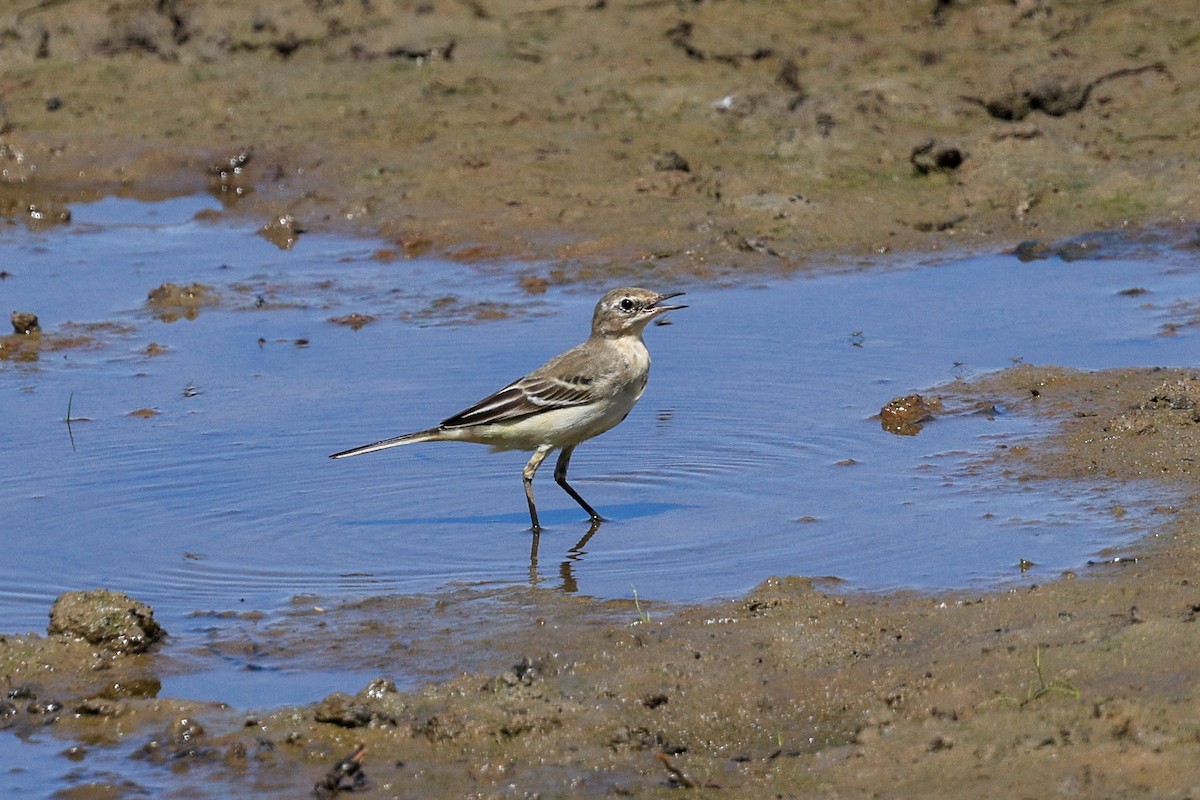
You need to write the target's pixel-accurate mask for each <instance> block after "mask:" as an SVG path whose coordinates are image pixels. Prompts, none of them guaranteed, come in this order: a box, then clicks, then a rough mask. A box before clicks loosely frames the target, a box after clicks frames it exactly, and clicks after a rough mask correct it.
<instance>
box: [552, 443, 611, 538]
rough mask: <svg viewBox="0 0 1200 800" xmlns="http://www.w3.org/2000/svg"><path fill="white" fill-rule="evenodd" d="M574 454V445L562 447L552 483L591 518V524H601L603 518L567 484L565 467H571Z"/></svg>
mask: <svg viewBox="0 0 1200 800" xmlns="http://www.w3.org/2000/svg"><path fill="white" fill-rule="evenodd" d="M573 452H575V445H571V446H569V447H564V448H563V451H562V452H561V453H560V454H559V456H558V463H557V464H555V465H554V482H555V483H557V484H558V485H559V486H561V487H562V488H563V491H565V492H566V493H567V494H569V495H571V497H573V498H574V499H575V502H576V503H579V505H581V506H583V510H584V511H586V512H587V513H588V516H589V517H591V518H592V522H603V521H604V517H602V516H600V515H599V514H597V513H596V509H594V508H592V507H591V506H589V505H588V504H587V501H586V500H584V499H583V498H582V497H580V496H579V492H577V491H575V490H574V489H572V488H571V484H569V483H567V467H569V466H571V453H573Z"/></svg>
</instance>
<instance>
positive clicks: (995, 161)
mask: <svg viewBox="0 0 1200 800" xmlns="http://www.w3.org/2000/svg"><path fill="white" fill-rule="evenodd" d="M0 28H2V31H3V36H2V37H0V52H2V53H3V57H4V60H5V75H4V79H3V82H2V84H0V92H2V94H0V197H2V198H3V200H2V202H0V206H3V207H4V208H6V209H7V211H8V213H10V214H13V215H17V216H23V217H28V218H29V219H30V221H31V223H32V224H38V225H44V224H54V223H55V222H57V221H61V219H62V218H63V213H64V211H63V206H64V204H69V203H70V202H72V201H76V200H81V199H87V198H92V197H96V196H98V195H99V194H101V193H112V192H121V193H128V194H132V195H137V196H139V197H147V198H149V197H156V196H162V195H164V194H175V193H184V192H194V191H196V190H198V189H201V190H202V189H208V190H210V191H212V192H214V193H215V194H217V195H218V196H220V197H221V198H222V199H223V200H224V201H225V202H226V204H227V206H228V213H237V214H246V215H250V216H251V217H253V218H255V219H258V220H261V222H262V223H263V224H264V225H265V226H272V227H273V229H278V228H280V226H282V228H284V229H286V231H287V234H288V235H287V236H286V237H283V241H285V242H286V241H294V235H301V234H302V231H303V230H305V229H317V228H326V229H327V228H341V229H349V230H352V231H355V232H360V233H366V234H370V235H382V236H384V237H386V238H388V239H390V240H391V241H393V242H394V243H395V244H396V247H397V250H398V252H405V253H416V252H423V251H426V250H431V249H432V250H433V251H434V252H439V253H445V254H450V255H453V256H455V257H458V258H462V259H465V260H471V261H477V260H480V259H487V258H492V257H502V256H503V257H513V256H516V257H521V258H528V259H535V260H538V261H541V262H545V264H548V265H549V266H546V265H545V264H544V265H543V266H542V267H541V268H539V272H540V273H544V274H540V275H539V276H538V277H542V278H546V279H550V280H554V281H573V280H579V279H587V278H605V279H608V278H610V277H616V276H617V275H627V274H635V275H638V276H639V277H645V278H646V279H647V280H649V279H650V276H651V275H652V274H654V273H657V272H663V273H666V274H667V275H676V274H680V273H682V274H687V275H694V276H698V277H706V276H712V275H723V274H730V273H738V272H741V271H744V270H766V271H775V270H789V269H794V268H800V267H805V266H807V265H810V264H812V263H813V261H814V260H817V261H827V260H828V259H829V258H831V257H835V258H839V259H841V258H846V257H854V256H855V255H863V254H875V255H878V254H880V253H886V252H889V251H896V250H905V251H913V250H915V251H922V252H925V251H930V250H936V249H940V248H945V247H952V248H955V249H958V250H961V249H964V248H980V247H995V246H997V245H998V244H1005V245H1011V244H1015V243H1016V242H1018V241H1021V240H1026V239H1039V240H1045V239H1047V238H1056V237H1060V236H1063V235H1070V234H1074V233H1079V232H1081V231H1086V230H1093V229H1097V228H1111V227H1116V226H1126V225H1133V226H1137V225H1143V224H1146V223H1150V222H1169V223H1179V222H1184V223H1186V222H1188V221H1189V220H1191V219H1194V217H1195V215H1196V213H1197V210H1196V193H1195V192H1194V190H1193V188H1192V187H1194V186H1196V185H1197V183H1200V174H1198V172H1200V166H1198V165H1197V161H1196V159H1195V158H1194V151H1195V142H1196V137H1197V127H1196V121H1195V109H1196V107H1197V104H1198V102H1200V58H1198V57H1197V50H1198V48H1200V35H1198V34H1200V18H1197V16H1196V14H1195V8H1194V4H1193V3H1191V2H1190V0H1169V1H1168V2H1162V3H1138V2H1120V3H1106V4H1101V5H1097V4H1095V3H1086V2H1019V3H1011V2H995V3H970V4H966V3H925V4H921V3H917V4H913V3H853V4H829V3H816V4H795V3H774V4H772V3H767V4H762V3H755V4H744V3H732V2H713V3H701V4H693V5H678V4H674V3H611V2H603V0H602V1H601V2H595V3H579V4H575V5H570V4H567V5H563V4H556V3H546V2H539V0H515V1H506V2H468V3H440V2H389V3H341V2H332V3H325V2H321V3H306V4H295V3H290V2H283V1H282V0H266V2H260V3H256V4H254V5H253V6H246V5H245V4H242V3H237V2H232V1H228V2H223V1H221V0H212V1H211V2H162V3H156V4H151V3H145V2H138V1H136V0H122V1H121V2H113V3H107V4H104V5H102V6H101V5H90V4H81V3H29V4H27V7H26V8H22V9H19V10H9V11H7V12H5V13H4V14H3V15H2V16H0ZM531 285H533V286H536V285H537V284H531Z"/></svg>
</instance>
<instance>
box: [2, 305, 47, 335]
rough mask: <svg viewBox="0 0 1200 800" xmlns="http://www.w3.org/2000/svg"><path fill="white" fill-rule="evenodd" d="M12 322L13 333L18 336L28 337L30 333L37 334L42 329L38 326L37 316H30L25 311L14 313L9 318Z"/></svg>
mask: <svg viewBox="0 0 1200 800" xmlns="http://www.w3.org/2000/svg"><path fill="white" fill-rule="evenodd" d="M9 320H10V321H11V322H12V326H13V333H15V334H17V335H18V336H28V335H29V334H31V333H37V332H38V331H40V330H41V329H42V328H41V326H40V325H38V318H37V314H30V313H28V312H26V311H14V312H12V316H11V317H10V318H9Z"/></svg>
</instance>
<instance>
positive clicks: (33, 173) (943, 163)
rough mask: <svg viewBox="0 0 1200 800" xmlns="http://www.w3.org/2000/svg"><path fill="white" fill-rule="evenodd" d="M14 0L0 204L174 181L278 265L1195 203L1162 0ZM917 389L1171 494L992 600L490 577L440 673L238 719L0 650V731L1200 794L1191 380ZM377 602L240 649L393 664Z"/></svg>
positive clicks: (658, 276) (952, 242) (465, 767)
mask: <svg viewBox="0 0 1200 800" xmlns="http://www.w3.org/2000/svg"><path fill="white" fill-rule="evenodd" d="M26 6H27V7H26V8H25V9H23V10H21V11H11V10H10V11H5V12H4V13H3V15H2V16H0V26H2V27H0V32H2V34H3V35H2V36H0V53H3V57H4V62H5V69H4V72H3V75H0V179H2V180H3V184H2V185H0V208H3V209H4V210H5V211H6V212H7V213H8V214H10V215H13V216H19V217H22V218H24V219H25V220H26V221H27V222H28V223H29V224H31V225H35V226H42V225H52V224H62V223H63V222H65V221H66V220H69V212H68V211H67V210H66V207H67V206H68V205H69V204H70V203H72V202H77V201H80V200H86V199H88V198H93V197H97V196H100V195H102V194H105V193H112V192H119V193H128V194H133V195H137V196H143V197H153V196H163V195H170V194H177V193H181V192H192V191H197V190H208V191H212V192H214V193H216V194H217V195H218V196H220V197H221V198H222V199H223V200H224V201H226V206H227V209H228V213H231V214H232V213H236V214H248V215H252V216H254V217H255V218H257V219H259V220H261V222H262V223H263V225H264V228H265V231H264V234H265V235H267V236H269V237H271V238H272V240H273V241H276V242H277V243H278V244H280V246H289V243H290V242H293V241H295V237H296V236H302V235H303V231H304V230H306V229H314V228H346V229H350V230H353V231H356V232H363V233H371V234H377V235H381V236H383V237H386V238H388V239H390V240H391V241H392V242H393V243H394V245H395V247H396V248H397V251H398V252H403V253H408V254H414V255H415V254H418V253H422V252H430V251H431V252H440V253H444V254H449V255H452V256H455V257H458V258H461V259H464V260H472V261H477V260H480V259H486V258H490V257H502V256H503V257H509V256H519V257H527V258H529V259H531V260H536V265H535V266H531V267H529V268H528V270H527V274H525V275H523V276H521V277H523V278H524V279H525V280H526V284H524V285H527V286H530V287H536V286H544V285H545V284H544V283H542V282H540V281H539V280H537V279H541V278H544V279H547V280H551V281H572V280H584V279H599V278H604V279H605V280H608V279H617V278H618V277H625V276H637V277H638V278H639V279H644V280H645V281H647V282H650V281H659V280H662V279H665V278H666V277H669V276H691V277H693V278H705V277H711V276H716V275H723V276H736V275H739V274H742V273H744V272H747V271H752V270H753V271H770V270H786V269H795V268H802V267H806V266H809V265H813V264H818V263H828V261H829V259H830V258H834V257H836V258H842V257H856V256H859V255H862V254H868V253H882V252H887V251H889V250H899V249H903V250H911V251H920V252H928V251H930V250H936V249H939V248H944V247H954V248H956V249H958V248H964V247H967V248H973V247H995V246H997V245H999V244H1015V243H1016V242H1017V241H1020V240H1023V239H1046V238H1051V237H1057V236H1062V235H1070V234H1074V233H1079V232H1082V231H1086V230H1089V229H1093V228H1100V227H1111V226H1119V225H1126V224H1129V225H1138V226H1140V225H1149V224H1157V223H1164V222H1165V223H1172V222H1187V221H1188V220H1189V219H1190V218H1192V217H1193V216H1194V215H1195V213H1196V203H1197V196H1196V192H1195V187H1196V186H1197V185H1200V181H1198V180H1197V179H1198V178H1200V174H1198V173H1200V161H1197V159H1196V158H1195V147H1196V141H1197V137H1198V130H1200V129H1198V128H1197V122H1196V120H1197V117H1196V108H1197V107H1198V106H1200V102H1198V101H1200V84H1198V77H1200V58H1197V54H1198V51H1200V15H1197V13H1196V9H1195V4H1194V2H1192V1H1191V0H1165V1H1164V2H1159V3H1134V2H1113V3H1106V4H1096V3H1086V2H1076V3H1072V2H1039V0H1028V1H1026V0H1020V2H1015V3H1007V2H1006V3H987V2H979V3H932V2H931V3H928V4H925V5H914V4H912V3H861V4H859V3H853V4H834V3H824V4H800V3H787V4H784V3H778V4H769V3H768V4H762V3H758V4H748V3H733V2H710V3H700V4H677V3H655V2H650V3H635V4H625V3H621V4H615V3H611V2H606V0H598V2H594V3H580V4H578V5H574V6H572V5H561V4H555V3H548V2H537V0H523V1H521V2H486V1H484V2H480V1H479V0H467V1H466V2H461V3H454V4H450V3H437V2H396V3H389V4H383V3H359V2H354V3H351V2H344V3H339V2H336V1H333V2H317V1H316V0H314V1H313V2H307V3H303V4H300V3H290V2H283V0H263V1H262V2H258V3H255V4H249V5H248V4H244V3H236V2H232V0H228V1H227V2H222V1H221V0H213V1H212V2H201V1H200V0H197V1H196V2H187V1H186V0H163V1H161V2H153V3H152V2H149V0H145V1H144V2H137V1H135V0H115V1H114V2H109V3H104V4H94V3H83V2H53V0H51V2H43V3H36V2H30V3H28V4H26ZM531 276H532V278H537V279H531ZM943 394H944V395H945V397H946V398H947V399H948V400H964V401H969V402H984V403H986V402H992V401H996V402H1002V403H1004V404H1005V405H1007V406H1010V407H1013V408H1016V409H1018V410H1022V411H1024V412H1025V413H1034V414H1046V415H1049V416H1051V417H1053V418H1054V419H1058V420H1061V421H1062V429H1061V433H1059V434H1058V435H1056V436H1055V437H1054V438H1052V439H1051V440H1050V441H1042V442H1033V443H1030V444H1029V446H1027V447H1016V448H1009V449H1007V450H1004V451H1001V452H998V453H997V454H996V457H995V459H994V460H992V461H989V462H988V464H986V465H982V466H981V468H988V469H998V470H1006V471H1007V474H1009V475H1010V476H1011V477H1012V479H1013V480H1014V481H1017V480H1040V479H1043V478H1049V479H1055V480H1058V479H1062V478H1085V479H1088V480H1111V481H1128V480H1149V481H1154V482H1155V485H1156V486H1159V487H1161V488H1163V489H1165V490H1169V491H1171V492H1175V493H1177V495H1176V496H1177V497H1178V502H1175V503H1173V504H1172V505H1169V506H1164V507H1162V508H1160V509H1158V516H1159V517H1160V518H1161V520H1162V526H1161V528H1159V529H1158V530H1157V532H1156V533H1155V535H1154V536H1153V537H1151V538H1149V539H1147V540H1145V541H1143V542H1142V543H1141V544H1140V545H1139V546H1138V548H1137V550H1136V551H1135V552H1133V553H1121V554H1119V555H1120V557H1119V558H1116V557H1114V558H1112V559H1111V560H1110V561H1107V562H1105V563H1104V564H1098V565H1096V566H1094V567H1091V568H1089V569H1087V570H1086V571H1083V572H1081V573H1080V574H1079V575H1073V574H1072V575H1066V576H1063V577H1062V578H1061V579H1060V580H1056V581H1054V582H1053V583H1049V584H1044V585H1039V586H1035V587H1027V588H1022V589H1020V590H1012V591H1005V592H996V593H989V594H954V595H944V596H938V597H924V596H903V595H901V596H886V597H874V596H865V597H864V596H842V595H838V594H836V593H831V592H830V591H828V590H827V588H822V587H821V586H819V585H814V584H813V583H811V582H810V581H808V580H805V579H801V578H778V579H771V580H768V581H766V582H765V583H764V584H763V585H762V586H760V587H759V589H758V590H756V591H755V592H753V593H752V594H751V595H750V596H749V597H747V598H745V599H742V600H739V601H737V602H732V603H728V602H722V603H715V604H711V605H707V606H702V607H696V608H689V609H683V610H671V611H669V612H668V611H664V610H662V609H658V608H656V607H653V606H651V607H650V609H649V616H648V617H647V616H646V614H645V610H646V609H645V607H644V606H643V607H642V608H641V609H639V608H635V607H633V606H632V605H631V604H628V603H591V602H588V601H586V600H579V599H574V598H570V597H564V596H562V595H560V594H559V593H556V592H539V591H538V590H536V589H529V590H524V591H521V592H514V593H513V594H512V595H511V596H506V597H505V598H503V599H504V601H505V602H510V603H516V604H520V607H521V613H519V614H509V615H505V624H498V625H495V626H482V627H483V628H484V629H485V630H484V632H482V633H478V632H477V633H476V634H475V638H474V639H472V640H471V641H470V642H468V643H461V640H457V639H456V640H455V641H460V644H458V645H451V646H452V647H455V648H457V649H453V650H451V651H450V652H449V653H448V654H447V653H446V652H445V651H444V650H438V649H437V640H436V639H434V640H432V641H431V643H430V644H428V645H427V646H426V647H425V649H421V648H418V649H417V651H416V652H414V653H412V654H410V655H409V657H410V658H413V659H415V660H417V661H419V660H421V659H422V658H424V659H430V658H432V659H434V660H437V659H441V660H443V661H446V662H448V663H450V664H456V663H457V664H460V665H461V670H462V671H464V672H466V673H467V674H464V675H462V676H460V677H457V678H452V679H448V680H442V681H440V682H436V683H433V684H430V685H429V686H428V687H427V688H425V689H423V690H420V691H416V692H396V691H392V690H391V687H389V686H387V685H386V684H375V685H373V686H372V687H369V688H368V689H364V692H363V693H362V694H361V695H360V696H358V697H354V698H351V697H346V696H331V697H330V698H328V699H327V700H326V701H325V702H324V703H322V704H321V705H320V706H318V707H313V708H304V709H285V710H276V711H268V712H266V713H264V714H262V715H259V716H255V717H254V718H253V719H250V720H247V719H245V717H244V716H242V715H239V714H236V713H234V712H231V711H229V710H227V709H221V708H216V707H211V706H208V705H204V704H197V703H184V702H179V701H171V700H166V699H156V698H155V695H156V694H157V690H156V686H157V680H158V676H159V675H161V674H163V673H164V672H165V671H170V670H172V669H177V668H178V667H177V666H176V665H173V664H172V663H171V662H170V661H169V660H167V659H166V657H165V656H161V655H155V654H154V653H151V654H137V655H114V654H109V653H107V652H100V651H98V650H97V648H96V647H95V646H94V645H88V644H84V643H81V642H75V641H70V640H67V639H64V638H61V637H55V638H51V639H39V638H36V637H6V638H4V639H3V641H2V642H0V674H3V675H5V678H6V682H7V686H8V687H10V688H16V687H20V686H23V685H26V684H29V683H33V684H36V685H35V686H33V687H32V688H31V689H30V692H31V693H32V694H35V695H37V696H38V697H39V698H41V700H29V699H27V698H25V697H21V698H20V705H19V706H18V705H17V703H16V702H15V701H12V702H10V701H5V702H9V705H11V706H12V708H11V712H12V713H9V712H10V709H9V708H8V706H0V712H2V713H0V726H4V727H13V728H16V729H17V730H23V729H31V728H32V727H34V726H40V725H42V724H44V722H45V719H47V718H50V717H56V716H57V717H58V718H59V719H58V722H57V723H55V726H56V729H57V730H59V731H60V732H62V733H63V735H67V736H78V737H79V738H80V739H81V740H86V741H88V742H90V743H93V744H94V745H95V744H103V743H105V742H116V741H118V740H120V739H122V738H124V737H128V736H130V735H136V736H141V737H143V738H144V739H145V740H146V742H147V746H146V748H145V750H144V753H143V755H144V757H145V758H147V759H150V760H152V761H153V760H160V761H161V762H162V763H163V765H164V766H163V768H164V769H173V770H177V771H179V772H180V773H181V774H182V773H184V772H186V770H187V769H188V765H191V764H200V763H203V764H205V765H208V768H209V769H211V770H214V771H216V772H218V773H219V774H220V775H221V776H223V777H224V778H226V779H227V780H229V781H232V782H234V783H235V784H236V787H237V788H238V789H239V790H240V791H242V792H243V793H244V794H246V795H253V796H256V797H272V796H281V797H283V796H286V797H296V796H299V795H300V794H301V793H303V792H307V791H308V790H309V789H310V788H311V787H312V786H313V784H314V783H316V782H317V781H318V780H319V779H320V778H321V776H322V775H323V774H324V773H325V771H326V770H327V769H329V768H330V767H333V766H334V764H335V762H336V761H337V760H338V759H340V758H343V757H346V756H349V755H350V754H351V753H352V752H354V750H355V747H356V745H357V744H358V743H359V742H362V743H364V744H365V745H366V748H365V750H364V751H362V753H361V754H360V756H359V758H358V760H357V761H351V762H349V764H346V765H343V766H344V769H343V772H344V776H343V778H342V782H343V783H345V784H346V785H353V784H354V779H353V772H354V769H355V767H356V766H360V767H361V769H362V771H363V772H365V774H366V775H367V777H368V782H367V783H366V785H365V787H359V788H358V789H357V790H356V794H361V795H362V796H368V797H392V796H398V797H410V796H411V797H459V796H477V797H510V796H589V795H590V796H606V797H607V796H614V795H618V796H620V795H628V796H657V795H665V794H668V793H672V792H677V791H680V790H684V789H690V790H691V791H692V792H693V793H695V794H699V795H703V796H717V795H721V796H729V797H747V798H759V797H764V796H781V797H801V796H805V797H808V796H824V797H846V796H854V797H859V796H888V797H909V796H911V797H917V796H920V797H927V796H933V797H959V796H961V797H980V796H996V797H1035V796H1036V797H1042V796H1046V795H1067V796H1084V797H1114V796H1146V797H1164V796H1166V797H1188V796H1196V795H1197V794H1200V744H1198V742H1200V723H1198V722H1197V721H1196V708H1197V701H1198V699H1200V697H1198V695H1197V689H1196V687H1197V685H1198V681H1197V679H1198V678H1200V675H1197V672H1198V666H1197V663H1198V662H1197V661H1196V659H1195V651H1196V643H1197V633H1196V632H1197V630H1200V629H1198V628H1197V627H1196V626H1195V625H1194V624H1193V621H1194V620H1195V618H1196V616H1197V614H1198V613H1200V594H1198V593H1197V590H1196V588H1195V587H1194V586H1193V582H1194V581H1195V577H1194V576H1195V575H1196V574H1197V570H1198V568H1200V538H1198V537H1197V533H1196V531H1197V529H1198V527H1197V519H1198V517H1197V513H1196V506H1195V497H1196V475H1197V473H1196V471H1195V470H1196V464H1195V461H1194V455H1193V454H1194V453H1196V452H1197V449H1198V445H1200V423H1198V421H1200V412H1198V411H1197V405H1196V402H1197V399H1198V390H1197V378H1196V377H1194V376H1192V375H1190V374H1184V373H1179V372H1169V371H1154V370H1128V371H1120V372H1107V373H1095V374H1089V373H1078V372H1072V371H1069V370H1065V369H1059V368H1044V369H1035V368H1028V367H1023V368H1016V369H1013V370H1009V371H1007V372H1005V373H1002V374H1000V375H999V376H995V377H993V378H989V379H986V380H984V381H981V382H976V383H971V384H964V385H955V386H951V387H947V388H946V389H945V391H944V392H943ZM935 414H936V412H935ZM932 424H937V423H936V420H935V421H934V422H933V423H932ZM918 435H919V434H918ZM1113 555H1114V556H1116V555H1117V554H1113ZM114 588H120V587H114ZM410 602H412V600H411V599H409V598H379V599H377V600H375V601H372V602H369V603H363V604H357V605H355V606H350V607H346V608H339V609H335V610H333V611H331V612H328V613H327V614H321V615H316V614H313V615H304V614H296V615H294V616H292V617H289V618H287V619H285V620H283V621H281V622H279V623H278V625H277V626H276V627H275V628H274V629H273V637H272V642H273V647H275V648H277V650H278V653H279V654H280V658H292V659H294V660H295V661H296V662H297V663H299V664H302V665H303V664H312V663H318V662H319V660H320V659H322V658H336V659H338V663H339V664H340V665H341V666H346V665H347V664H348V663H350V664H368V665H377V666H378V669H379V672H380V674H381V675H382V676H386V675H387V674H389V669H390V668H391V667H390V665H393V664H395V663H397V659H399V658H400V656H398V655H397V654H395V653H393V652H391V651H390V650H389V648H388V643H389V642H391V641H393V640H394V638H395V628H394V627H393V626H394V624H395V623H392V622H389V619H391V618H392V615H390V614H389V610H390V608H391V605H392V604H405V603H410ZM437 602H438V603H444V602H448V601H447V600H446V598H442V599H439V600H438V601H437ZM439 608H440V606H439ZM247 624H251V621H248V622H247ZM477 627H479V626H477ZM452 638H453V637H452ZM206 646H213V647H218V648H221V647H233V646H234V645H233V644H231V643H229V642H225V643H222V642H216V643H206ZM47 665H50V666H51V667H52V668H53V669H52V671H50V672H47V671H46V669H45V667H46V666H47ZM514 665H516V666H514ZM447 671H454V670H450V669H447ZM51 698H53V699H56V700H58V701H59V702H62V703H64V704H65V708H63V709H56V707H55V706H54V704H53V703H48V702H46V701H47V700H49V699H51ZM197 718H200V719H202V722H196V719H197ZM205 774H208V773H205ZM337 777H338V776H336V775H335V776H334V779H333V781H332V783H333V784H334V785H336V784H337V782H338V780H337ZM76 788H77V789H78V790H79V791H78V792H76V793H75V794H72V796H75V797H85V796H88V794H87V793H88V792H92V793H93V794H94V795H95V796H98V797H100V796H104V797H107V796H113V795H112V791H111V789H105V788H104V787H101V786H81V787H76ZM130 791H133V790H130ZM105 792H108V793H107V794H106V793H105Z"/></svg>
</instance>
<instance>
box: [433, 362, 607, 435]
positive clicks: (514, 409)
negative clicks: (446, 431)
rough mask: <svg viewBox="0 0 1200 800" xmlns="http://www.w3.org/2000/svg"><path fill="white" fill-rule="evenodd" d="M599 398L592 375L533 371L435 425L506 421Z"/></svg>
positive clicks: (487, 423) (451, 425) (584, 403)
mask: <svg viewBox="0 0 1200 800" xmlns="http://www.w3.org/2000/svg"><path fill="white" fill-rule="evenodd" d="M597 399H599V393H598V392H597V391H596V387H595V385H594V382H593V380H592V379H590V378H587V377H585V376H581V375H568V376H556V375H541V374H538V373H536V372H535V373H533V374H531V375H526V376H525V377H524V378H521V379H520V380H517V381H513V382H512V383H510V384H509V385H508V386H505V387H504V388H503V389H501V390H500V391H498V392H496V393H495V394H492V395H489V396H487V397H485V398H483V399H482V400H480V401H479V402H478V403H476V404H475V405H473V406H471V407H470V408H468V409H465V410H463V411H460V412H458V413H457V414H455V415H454V416H452V417H450V418H448V419H444V420H442V424H441V425H440V426H439V427H442V428H462V427H467V426H469V425H489V424H492V423H496V422H509V421H512V420H516V419H521V418H522V417H528V416H530V415H531V414H537V413H539V412H542V411H550V410H552V409H555V408H567V407H570V406H582V405H587V404H588V403H592V402H595V401H596V400H597Z"/></svg>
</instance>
